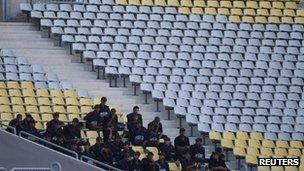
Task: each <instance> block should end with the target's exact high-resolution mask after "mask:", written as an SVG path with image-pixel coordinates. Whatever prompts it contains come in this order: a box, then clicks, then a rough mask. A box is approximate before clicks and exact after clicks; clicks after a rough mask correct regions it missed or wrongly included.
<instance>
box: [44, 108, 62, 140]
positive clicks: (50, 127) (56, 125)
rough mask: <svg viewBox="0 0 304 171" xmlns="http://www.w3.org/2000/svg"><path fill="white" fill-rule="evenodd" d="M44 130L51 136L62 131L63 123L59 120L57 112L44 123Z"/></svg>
mask: <svg viewBox="0 0 304 171" xmlns="http://www.w3.org/2000/svg"><path fill="white" fill-rule="evenodd" d="M46 126H47V128H46V132H47V134H49V135H51V136H52V137H55V136H57V135H58V134H62V133H63V127H64V123H63V122H62V121H60V120H59V113H54V114H53V119H52V120H51V121H49V122H48V123H47V124H46Z"/></svg>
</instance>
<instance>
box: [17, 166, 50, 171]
mask: <svg viewBox="0 0 304 171" xmlns="http://www.w3.org/2000/svg"><path fill="white" fill-rule="evenodd" d="M11 171H52V169H51V168H47V167H46V168H42V167H41V168H39V167H18V168H12V170H11Z"/></svg>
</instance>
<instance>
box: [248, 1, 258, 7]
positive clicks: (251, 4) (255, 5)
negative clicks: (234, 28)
mask: <svg viewBox="0 0 304 171" xmlns="http://www.w3.org/2000/svg"><path fill="white" fill-rule="evenodd" d="M246 7H247V9H258V8H259V5H258V3H257V1H247V2H246Z"/></svg>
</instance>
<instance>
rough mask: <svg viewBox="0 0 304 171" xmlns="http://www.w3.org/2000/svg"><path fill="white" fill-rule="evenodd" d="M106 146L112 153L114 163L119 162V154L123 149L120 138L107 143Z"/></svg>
mask: <svg viewBox="0 0 304 171" xmlns="http://www.w3.org/2000/svg"><path fill="white" fill-rule="evenodd" d="M107 146H108V147H109V148H110V150H111V151H112V153H113V157H114V161H119V160H120V159H121V158H120V157H121V156H120V152H121V151H122V149H123V148H124V143H123V142H122V139H121V138H120V137H116V138H115V140H114V141H113V142H107Z"/></svg>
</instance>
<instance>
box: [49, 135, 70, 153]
mask: <svg viewBox="0 0 304 171" xmlns="http://www.w3.org/2000/svg"><path fill="white" fill-rule="evenodd" d="M53 142H54V143H55V144H57V145H59V146H61V147H64V148H69V146H68V144H67V142H66V141H65V138H64V135H62V134H58V135H57V137H55V138H54V139H53ZM52 148H53V149H54V150H56V151H59V152H61V153H64V154H67V155H69V153H67V152H66V151H65V150H62V149H61V148H58V147H54V146H52Z"/></svg>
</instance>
